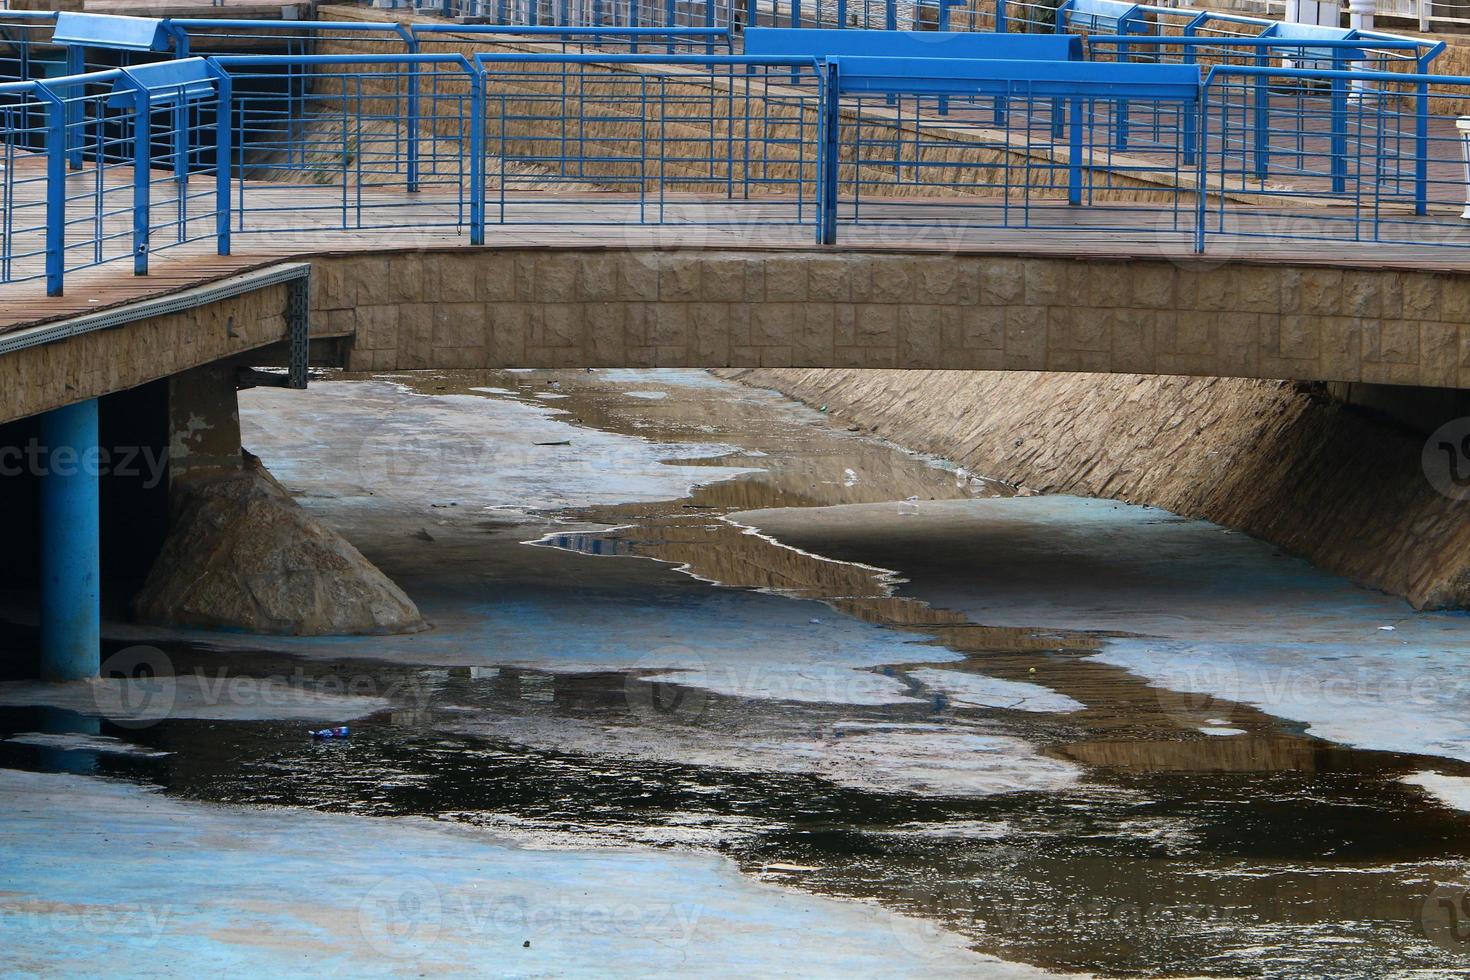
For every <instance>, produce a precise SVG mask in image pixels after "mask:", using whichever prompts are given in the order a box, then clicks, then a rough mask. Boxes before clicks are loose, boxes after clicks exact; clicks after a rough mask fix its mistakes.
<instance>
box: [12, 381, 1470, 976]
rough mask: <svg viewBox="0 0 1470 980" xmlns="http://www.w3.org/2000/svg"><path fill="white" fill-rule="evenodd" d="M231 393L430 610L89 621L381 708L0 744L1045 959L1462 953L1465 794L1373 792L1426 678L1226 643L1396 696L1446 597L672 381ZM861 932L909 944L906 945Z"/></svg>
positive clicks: (1174, 968)
mask: <svg viewBox="0 0 1470 980" xmlns="http://www.w3.org/2000/svg"><path fill="white" fill-rule="evenodd" d="M244 412H245V423H246V429H247V441H248V442H249V444H250V446H251V448H252V449H253V450H254V451H256V452H258V453H260V454H261V455H262V456H263V458H265V460H266V462H267V463H268V465H270V466H271V467H272V468H273V469H274V470H275V472H276V473H277V475H278V476H280V477H281V478H282V479H283V481H284V482H285V483H286V484H287V485H288V486H290V487H292V488H293V489H294V490H296V491H297V492H298V493H300V494H301V500H302V502H303V504H304V505H305V506H308V507H310V508H312V509H313V510H315V511H316V512H317V513H318V514H319V515H320V516H321V517H322V518H323V519H325V520H327V521H329V522H330V523H333V524H334V525H336V526H338V527H340V528H342V529H343V530H344V533H347V534H348V536H349V537H350V538H351V539H352V540H353V541H354V542H355V543H357V544H358V545H359V546H360V547H361V548H362V549H363V550H364V552H365V553H367V554H368V555H369V556H370V557H371V558H373V559H374V560H375V561H377V562H378V563H379V564H380V565H381V566H382V567H383V568H384V569H385V570H386V571H387V572H388V573H389V574H390V575H392V576H393V577H394V578H395V579H396V580H397V581H399V582H400V584H402V585H403V586H404V587H405V589H406V590H407V591H408V592H409V594H410V595H412V596H413V597H414V598H415V600H416V601H418V602H419V603H420V605H421V607H422V608H423V610H424V612H425V614H426V616H427V617H428V618H429V619H430V620H431V621H432V622H433V623H434V624H435V627H436V628H435V629H434V630H433V631H431V632H429V633H425V634H418V635H415V636H412V637H402V638H365V639H354V640H280V639H271V640H264V639H261V640H246V639H244V638H221V637H208V638H205V637H202V636H200V635H197V634H185V633H179V634H159V633H156V632H146V631H140V630H137V629H134V628H129V627H126V626H123V625H121V624H114V625H113V626H112V627H111V634H112V636H113V637H114V638H115V642H116V643H118V644H123V643H138V642H149V643H154V644H156V645H158V646H159V647H161V648H162V649H163V650H165V651H166V653H167V654H168V656H169V658H170V661H171V664H172V667H173V669H174V671H175V672H176V673H178V674H179V675H181V676H186V675H190V674H204V675H207V676H209V677H216V678H218V677H221V676H234V677H270V678H287V679H288V680H290V681H291V683H293V684H295V685H297V686H299V687H301V688H304V689H306V690H308V691H312V692H319V691H320V692H328V693H343V694H352V695H357V696H372V697H382V698H386V699H387V700H389V701H390V702H391V703H392V704H393V707H392V708H391V709H390V710H387V711H381V712H378V713H377V714H373V715H371V716H369V717H368V718H366V719H364V720H363V721H361V722H360V723H359V724H358V725H357V729H356V731H355V732H354V735H353V736H352V738H351V740H350V741H349V742H346V743H337V744H321V743H312V742H310V741H309V740H306V739H304V738H303V737H302V725H301V723H300V722H299V721H269V720H249V719H248V718H245V717H239V716H238V714H237V715H234V716H228V717H202V718H195V719H190V718H187V717H179V716H178V715H177V713H176V714H175V715H174V716H173V717H169V718H167V719H166V720H163V721H159V722H156V723H153V724H149V725H144V726H138V725H136V724H119V723H118V722H117V721H116V720H107V719H103V720H101V721H100V722H99V721H97V720H95V719H88V718H86V717H84V716H83V715H82V714H71V713H68V712H67V711H65V710H63V709H58V708H40V707H26V706H21V707H10V708H5V709H0V733H4V734H7V735H8V734H13V733H37V732H41V733H45V732H67V731H72V732H77V731H82V732H89V733H91V734H92V735H96V736H102V737H112V738H117V739H120V740H122V741H123V742H124V743H125V744H127V745H130V746H133V747H135V748H141V749H145V750H148V753H147V754H142V753H139V752H137V751H134V752H131V753H129V754H122V753H120V752H117V751H114V750H111V749H106V748H105V746H104V750H102V751H97V750H96V748H97V747H96V745H95V744H93V745H92V750H91V751H82V750H76V749H74V750H66V749H64V748H58V747H56V746H55V745H37V744H32V743H34V742H35V741H36V740H35V739H34V738H32V739H31V740H30V741H29V742H20V743H18V742H14V741H0V766H8V767H16V768H31V769H46V768H64V769H72V770H84V771H90V772H95V773H100V774H105V775H115V776H122V777H125V778H128V779H131V780H136V781H139V782H143V783H148V784H154V785H158V786H160V787H162V788H164V789H165V790H166V791H167V792H169V793H172V794H176V795H177V796H180V797H183V798H188V799H193V800H204V801H217V802H225V803H240V804H246V803H249V804H261V803H264V804H276V805H286V806H298V807H309V808H314V809H323V810H333V811H341V812H346V813H356V814H363V815H370V816H385V815H429V816H433V817H437V818H440V819H443V820H446V821H453V822H458V823H464V824H470V825H474V826H478V827H485V828H488V829H492V830H495V831H497V832H501V833H505V834H509V835H512V836H513V838H514V839H516V840H518V841H521V842H523V843H526V844H528V845H531V846H536V847H547V848H584V847H596V846H604V845H615V844H630V843H631V844H637V845H651V846H654V847H669V848H684V849H695V850H709V851H715V852H719V853H723V854H726V855H728V856H730V857H732V858H734V859H735V860H736V861H737V862H738V863H739V865H740V866H741V867H742V868H743V869H744V870H746V871H747V872H748V873H749V874H750V875H753V876H760V877H763V878H768V879H771V880H776V881H780V882H782V883H783V884H786V885H789V886H790V887H792V888H796V889H803V890H807V891H810V892H813V893H818V894H822V895H829V896H837V897H844V898H854V899H861V900H866V901H875V902H878V903H881V904H882V905H884V906H886V907H889V908H892V909H895V910H899V911H904V912H909V913H913V914H916V915H918V916H921V917H923V918H924V919H925V920H927V921H930V922H933V923H935V924H936V925H939V926H943V927H945V928H948V929H952V930H956V931H958V932H959V933H961V934H963V935H964V936H965V937H967V938H968V939H969V941H970V942H972V943H973V944H974V945H975V946H976V947H977V948H979V949H981V950H983V951H985V952H987V953H991V954H995V955H997V956H999V957H1001V958H1003V959H1006V960H1010V961H1017V962H1024V963H1029V964H1035V965H1038V966H1042V967H1047V968H1052V969H1056V970H1059V971H1084V970H1085V971H1090V972H1095V973H1097V974H1101V975H1149V976H1163V975H1182V974H1190V975H1193V974H1201V975H1218V976H1224V975H1249V976H1255V975H1270V976H1302V977H1307V976H1312V977H1316V976H1334V977H1339V976H1387V975H1395V974H1400V975H1410V973H1412V975H1415V976H1433V975H1446V976H1448V975H1459V973H1458V971H1459V970H1460V969H1462V968H1466V967H1470V955H1467V954H1470V936H1467V935H1464V934H1463V933H1462V931H1461V930H1460V929H1457V928H1456V926H1457V925H1459V920H1458V919H1454V918H1452V916H1453V915H1455V914H1457V913H1458V910H1459V904H1458V903H1459V902H1460V894H1461V893H1460V892H1458V891H1456V890H1455V889H1454V887H1453V884H1454V883H1457V882H1462V881H1464V880H1465V874H1466V869H1467V867H1470V818H1467V815H1466V814H1465V813H1463V812H1462V811H1460V810H1456V809H1454V808H1453V807H1452V806H1449V805H1446V802H1445V801H1443V800H1440V799H1437V798H1436V797H1435V796H1434V795H1432V794H1430V793H1429V792H1426V790H1425V789H1424V788H1423V787H1421V786H1420V785H1415V784H1412V783H1409V782H1406V781H1405V778H1406V777H1409V778H1414V774H1417V773H1423V772H1426V771H1429V772H1433V773H1436V774H1438V775H1437V776H1436V777H1434V778H1436V779H1440V780H1445V781H1447V782H1446V783H1445V785H1449V786H1451V787H1456V786H1459V785H1461V784H1459V783H1457V782H1455V780H1456V779H1457V778H1459V777H1464V776H1467V775H1470V766H1467V765H1466V763H1465V762H1464V761H1462V760H1463V759H1464V758H1465V755H1464V753H1463V752H1462V751H1461V750H1460V748H1459V745H1460V743H1459V741H1458V738H1457V736H1456V735H1455V733H1454V731H1453V730H1452V725H1451V722H1452V721H1453V719H1454V717H1455V716H1456V714H1457V713H1459V714H1461V716H1463V713H1462V712H1460V709H1461V708H1463V707H1464V705H1463V704H1462V703H1461V702H1460V701H1459V700H1457V698H1458V694H1457V693H1455V692H1451V693H1444V690H1445V689H1444V688H1443V686H1441V687H1439V688H1436V689H1435V690H1436V692H1437V693H1438V694H1442V695H1443V696H1441V697H1439V699H1438V700H1434V699H1433V698H1431V699H1430V700H1429V701H1427V702H1424V703H1422V704H1421V703H1420V702H1417V701H1412V700H1410V699H1405V700H1404V702H1403V703H1402V704H1399V705H1397V706H1395V702H1394V701H1393V699H1392V698H1375V697H1373V696H1371V694H1370V695H1365V696H1363V697H1360V698H1357V699H1349V700H1347V701H1346V702H1338V703H1335V704H1334V703H1331V702H1330V701H1329V700H1328V699H1326V698H1318V699H1317V700H1316V701H1312V699H1311V696H1310V691H1311V690H1314V689H1312V688H1310V687H1308V692H1309V693H1308V695H1306V696H1301V695H1300V694H1299V696H1298V698H1297V700H1298V701H1301V700H1303V697H1305V700H1306V701H1307V702H1310V703H1302V704H1297V703H1293V702H1291V701H1290V699H1286V700H1283V699H1282V698H1280V697H1277V696H1275V695H1272V694H1271V692H1269V691H1268V692H1267V693H1265V694H1263V693H1262V689H1263V687H1264V685H1262V684H1259V683H1256V681H1258V680H1259V678H1260V676H1262V675H1260V674H1259V673H1258V672H1255V671H1253V670H1251V669H1249V668H1250V666H1251V665H1253V664H1255V663H1256V660H1255V659H1252V658H1259V657H1266V658H1271V657H1274V658H1276V662H1277V663H1278V665H1284V668H1283V669H1285V668H1289V669H1290V671H1292V676H1294V677H1310V676H1314V675H1311V674H1310V672H1309V670H1308V668H1307V667H1304V666H1300V665H1299V664H1297V662H1296V661H1292V660H1291V659H1290V658H1292V657H1295V656H1300V655H1301V653H1300V651H1301V648H1304V647H1306V646H1307V645H1308V643H1307V640H1306V639H1305V637H1309V636H1312V635H1316V634H1323V633H1325V634H1330V635H1332V636H1333V637H1334V645H1333V647H1332V650H1333V651H1334V652H1333V653H1331V654H1330V655H1329V654H1324V655H1323V656H1317V657H1314V661H1320V660H1324V659H1326V660H1331V661H1333V662H1336V661H1337V660H1339V659H1340V658H1341V657H1343V656H1347V657H1360V658H1369V657H1377V658H1379V659H1378V660H1373V661H1371V662H1372V663H1374V664H1387V665H1388V666H1387V667H1385V668H1384V672H1391V671H1390V668H1392V667H1393V666H1394V665H1397V664H1401V663H1402V662H1409V663H1413V664H1418V665H1419V666H1418V667H1417V668H1416V669H1417V670H1418V671H1419V672H1420V675H1421V676H1420V677H1419V678H1418V679H1419V680H1421V681H1422V680H1423V676H1422V675H1423V674H1424V672H1426V671H1428V670H1430V667H1427V666H1425V665H1426V664H1428V665H1431V666H1438V665H1440V664H1446V663H1447V664H1450V665H1451V667H1453V666H1455V665H1458V664H1463V663H1464V660H1463V659H1461V658H1463V657H1467V656H1470V649H1467V648H1466V647H1465V646H1464V645H1463V641H1460V640H1458V639H1457V638H1456V637H1457V634H1456V633H1455V630H1456V629H1458V628H1459V627H1460V625H1461V624H1460V622H1459V621H1455V620H1453V619H1445V618H1434V617H1428V618H1413V617H1410V616H1408V615H1407V614H1406V613H1405V611H1404V610H1403V609H1401V608H1400V607H1398V606H1396V605H1393V604H1391V603H1389V602H1388V600H1383V599H1379V598H1376V597H1365V596H1363V595H1360V594H1359V593H1358V592H1357V591H1356V590H1351V589H1350V588H1348V587H1347V586H1345V585H1343V584H1342V583H1340V582H1336V581H1334V580H1329V579H1327V578H1326V577H1325V576H1316V575H1315V573H1312V572H1311V571H1310V570H1309V569H1304V568H1303V567H1300V566H1298V565H1297V564H1295V563H1292V562H1291V561H1290V560H1289V559H1286V558H1284V557H1281V556H1274V555H1272V554H1271V553H1270V551H1269V549H1264V548H1260V547H1258V546H1256V545H1255V543H1253V542H1248V541H1233V540H1227V539H1226V538H1225V537H1224V536H1222V532H1220V531H1219V529H1211V528H1209V526H1208V525H1199V524H1198V523H1197V522H1182V521H1179V520H1178V519H1175V518H1172V517H1171V516H1170V515H1165V514H1160V513H1159V512H1142V513H1140V512H1139V511H1138V509H1134V508H1123V507H1121V506H1119V505H1111V504H1109V505H1105V506H1097V505H1089V504H1088V502H1068V501H1047V500H1042V499H1041V498H1033V497H1026V496H1025V495H1024V493H1023V494H1022V495H1021V496H1017V495H1016V488H1011V487H1006V486H1003V485H999V484H995V483H991V482H988V481H986V480H984V479H982V478H979V477H977V476H975V475H972V474H967V473H963V472H957V471H955V470H954V469H953V468H951V467H947V466H945V465H943V464H942V463H939V462H937V461H933V460H928V459H924V458H921V457H917V456H914V455H911V454H908V453H905V452H902V451H901V450H898V449H896V448H895V447H892V446H889V445H886V444H884V443H881V442H879V441H877V440H874V439H871V438H869V437H867V436H866V435H864V434H863V433H860V432H849V431H845V430H840V429H836V428H834V427H833V426H831V425H830V424H828V422H827V420H826V419H825V418H824V417H823V416H822V415H821V414H820V413H818V412H813V411H810V410H807V409H803V408H800V407H798V406H795V405H792V404H790V403H788V402H785V401H783V400H781V399H779V398H777V397H775V396H773V395H770V394H768V393H764V392H756V391H750V390H748V389H744V388H740V387H737V386H733V385H727V384H724V383H720V382H716V381H713V380H712V379H709V378H707V377H706V376H704V375H701V374H693V373H662V372H649V373H646V374H635V373H631V372H599V373H596V374H590V373H587V374H584V373H571V372H562V373H550V372H535V373H530V372H527V373H497V374H484V373H476V374H473V375H469V374H463V375H461V374H439V375H409V376H397V377H395V378H390V379H375V380H360V381H351V382H332V383H327V384H322V385H319V386H317V387H316V388H315V389H314V390H313V391H312V392H309V393H307V394H306V395H298V394H294V393H281V392H258V393H252V395H251V396H249V397H248V398H247V399H246V403H245V406H244ZM795 508H800V509H799V510H797V509H795ZM773 509H774V510H773ZM1017 515H1020V516H1019V517H1018V516H1017ZM1212 569H1213V570H1214V571H1211V570H1212ZM1211 575H1215V576H1216V578H1213V579H1212V578H1211V577H1210V576H1211ZM1191 590H1193V591H1191ZM1201 596H1203V597H1204V598H1203V599H1202V598H1201ZM1387 623H1396V624H1398V625H1396V626H1395V629H1394V630H1393V631H1392V632H1391V633H1390V632H1389V631H1382V632H1380V629H1379V627H1380V624H1387ZM1262 637H1266V638H1268V639H1269V640H1270V642H1269V643H1267V644H1266V646H1265V648H1262V647H1261V645H1260V642H1258V641H1260V640H1261V638H1262ZM1365 637H1366V639H1365ZM1401 637H1403V638H1407V639H1401ZM1253 643H1254V644H1255V645H1254V646H1253V645H1252V644H1253ZM1389 643H1393V644H1396V646H1394V647H1393V648H1392V649H1391V650H1388V652H1387V653H1386V652H1385V650H1387V649H1388V648H1386V647H1384V644H1389ZM1212 644H1218V649H1216V648H1215V647H1213V646H1212ZM1381 647H1384V648H1383V649H1380V648H1381ZM1263 649H1264V650H1265V652H1262V650H1263ZM1222 651H1225V652H1222ZM1314 653H1321V651H1314ZM1389 653H1392V654H1393V655H1394V656H1395V657H1397V658H1398V659H1396V660H1385V659H1383V658H1385V657H1387V656H1388V654H1389ZM1365 662H1369V661H1365ZM1221 663H1225V664H1227V665H1229V667H1230V670H1229V671H1228V672H1226V673H1220V672H1219V670H1218V665H1219V664H1221ZM1202 664H1203V666H1202ZM1210 664H1215V665H1216V672H1214V673H1212V672H1211V669H1210V666H1209V665H1210ZM1430 676H1431V677H1437V676H1438V675H1430ZM1273 697H1275V700H1273ZM1278 702H1279V703H1278ZM1395 712H1397V713H1395ZM1436 713H1442V714H1443V718H1444V720H1443V721H1442V722H1441V723H1438V724H1435V725H1431V726H1428V727H1429V728H1430V729H1431V730H1430V731H1428V732H1425V733H1418V732H1417V731H1416V726H1417V727H1422V726H1423V725H1424V721H1425V719H1426V718H1434V717H1437V715H1436ZM1334 714H1335V715H1339V716H1343V717H1333V715H1334ZM277 716H278V715H276V716H272V715H271V714H270V713H269V712H262V717H277ZM1360 716H1361V717H1362V718H1369V719H1370V721H1371V723H1366V722H1365V723H1363V724H1361V725H1355V719H1357V718H1359V717H1360ZM333 720H334V719H332V718H327V717H323V718H322V723H328V722H331V721H333ZM1332 726H1336V727H1332ZM1322 729H1327V730H1330V731H1332V732H1333V733H1334V734H1337V735H1338V736H1339V737H1338V738H1336V739H1328V738H1323V737H1320V735H1319V734H1318V733H1319V730H1322ZM1390 749H1392V750H1393V751H1390ZM1436 785H1440V784H1436ZM1441 795H1443V793H1442V794H1441ZM1446 883H1448V885H1449V886H1450V887H1446ZM893 942H894V943H895V944H896V945H897V946H898V947H900V948H902V950H903V951H904V952H905V954H906V955H911V956H913V957H916V958H920V959H922V958H923V957H925V956H930V955H933V956H936V957H939V956H942V955H943V954H942V952H941V947H940V946H939V944H934V943H930V942H927V941H926V935H925V933H924V931H923V930H922V929H915V930H912V931H899V932H896V933H895V935H894V936H893ZM942 965H943V964H942V963H938V962H936V968H939V967H941V966H942Z"/></svg>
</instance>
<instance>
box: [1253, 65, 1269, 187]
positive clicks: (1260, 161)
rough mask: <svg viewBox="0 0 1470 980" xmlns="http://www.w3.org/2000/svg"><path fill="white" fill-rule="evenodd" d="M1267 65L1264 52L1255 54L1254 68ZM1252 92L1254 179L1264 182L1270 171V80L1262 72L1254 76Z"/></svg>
mask: <svg viewBox="0 0 1470 980" xmlns="http://www.w3.org/2000/svg"><path fill="white" fill-rule="evenodd" d="M1267 63H1268V58H1267V55H1266V50H1265V49H1264V48H1262V49H1260V50H1258V51H1257V52H1256V66H1257V67H1258V68H1265V67H1267ZM1253 92H1254V94H1255V126H1254V127H1253V128H1254V132H1253V133H1252V134H1251V136H1252V139H1251V145H1252V152H1253V156H1254V160H1255V171H1256V179H1257V180H1265V179H1266V175H1267V174H1268V173H1270V170H1271V80H1270V78H1269V77H1268V76H1267V75H1266V74H1265V73H1264V72H1263V73H1261V74H1259V75H1257V76H1256V78H1255V82H1254V84H1253Z"/></svg>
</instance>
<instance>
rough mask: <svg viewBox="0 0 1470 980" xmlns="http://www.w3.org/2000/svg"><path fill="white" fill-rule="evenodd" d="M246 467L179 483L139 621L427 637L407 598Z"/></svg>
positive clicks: (257, 469)
mask: <svg viewBox="0 0 1470 980" xmlns="http://www.w3.org/2000/svg"><path fill="white" fill-rule="evenodd" d="M247 462H248V464H249V465H247V466H246V467H245V468H244V469H243V470H242V471H240V472H235V473H229V472H221V473H217V474H215V475H209V476H204V475H201V476H199V477H195V478H189V479H185V480H179V481H176V482H175V484H174V488H173V493H174V503H173V506H174V516H173V526H172V528H171V529H170V531H169V536H168V539H167V540H166V541H165V543H164V547H163V551H162V552H161V553H160V555H159V557H158V562H157V563H156V564H155V565H154V567H153V571H152V572H151V573H150V575H149V577H148V581H147V582H146V583H145V584H144V586H143V589H142V591H141V592H140V593H139V594H138V597H137V599H136V600H135V603H134V605H135V608H136V612H137V615H138V618H139V619H141V620H143V621H144V622H149V623H159V624H164V625H171V626H199V627H206V628H229V629H244V630H249V631H251V632H257V633H286V634H299V635H309V636H318V635H332V634H362V633H407V632H413V631H415V630H420V629H424V628H425V625H424V621H423V619H422V617H420V615H419V611H418V608H417V607H416V606H415V605H414V604H413V601H412V600H411V599H409V598H408V596H407V595H405V594H404V593H403V590H402V589H400V588H398V586H396V585H394V584H393V582H392V581H390V580H389V579H388V577H387V576H385V575H384V574H383V573H382V572H380V571H379V570H378V569H377V568H376V567H375V566H373V564H372V563H371V562H369V561H368V560H367V559H366V558H364V557H363V556H362V555H361V554H360V553H359V552H358V550H357V549H356V548H354V547H353V546H352V545H351V544H349V543H348V542H347V540H346V539H345V538H343V537H342V536H341V535H340V534H338V533H337V532H335V531H332V530H330V529H328V528H326V527H324V526H322V525H321V524H319V523H317V522H316V521H315V520H314V519H313V518H312V517H310V516H309V515H308V514H307V513H306V511H304V510H302V509H301V507H300V506H298V505H297V503H296V502H295V501H294V500H292V499H291V497H290V495H289V494H288V493H287V492H286V490H285V489H284V488H283V487H281V485H280V484H279V483H277V482H276V481H275V480H274V479H273V478H272V477H271V476H270V474H269V473H268V472H266V470H265V469H264V468H263V467H261V466H260V465H259V462H258V461H256V460H255V459H254V457H248V458H247Z"/></svg>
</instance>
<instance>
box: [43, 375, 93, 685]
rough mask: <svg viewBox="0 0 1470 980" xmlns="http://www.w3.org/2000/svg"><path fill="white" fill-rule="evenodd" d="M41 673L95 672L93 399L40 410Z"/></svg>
mask: <svg viewBox="0 0 1470 980" xmlns="http://www.w3.org/2000/svg"><path fill="white" fill-rule="evenodd" d="M41 443H42V445H44V446H45V448H46V463H45V470H44V471H43V473H42V474H41V676H42V677H43V678H44V679H46V680H56V681H69V680H78V679H81V678H86V677H96V676H97V671H98V669H99V667H100V666H101V647H102V567H101V547H100V542H99V534H100V530H101V528H100V524H101V521H100V510H99V502H100V474H99V472H98V471H99V468H100V465H99V458H98V446H97V400H96V399H95V398H94V399H88V400H87V401H84V402H77V403H76V404H75V405H67V406H65V407H63V408H57V409H53V410H52V411H50V412H47V413H46V414H45V415H43V416H41Z"/></svg>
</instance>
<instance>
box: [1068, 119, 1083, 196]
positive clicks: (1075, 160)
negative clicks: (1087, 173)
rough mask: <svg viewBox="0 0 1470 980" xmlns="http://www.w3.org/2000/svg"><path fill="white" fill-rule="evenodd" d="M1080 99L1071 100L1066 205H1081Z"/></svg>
mask: <svg viewBox="0 0 1470 980" xmlns="http://www.w3.org/2000/svg"><path fill="white" fill-rule="evenodd" d="M1082 106H1083V101H1082V99H1073V100H1072V118H1071V119H1070V120H1069V122H1070V123H1071V125H1070V136H1069V138H1068V140H1067V148H1068V151H1067V156H1068V160H1067V203H1068V204H1070V205H1072V206H1074V207H1075V206H1077V205H1080V204H1081V203H1082Z"/></svg>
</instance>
